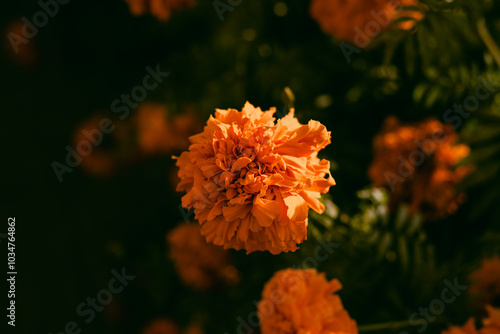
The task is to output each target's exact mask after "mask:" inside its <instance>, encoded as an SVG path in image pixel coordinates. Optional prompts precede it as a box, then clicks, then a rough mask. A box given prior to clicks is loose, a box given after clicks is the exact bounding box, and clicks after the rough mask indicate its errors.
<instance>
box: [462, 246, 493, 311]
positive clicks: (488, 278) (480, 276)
mask: <svg viewBox="0 0 500 334" xmlns="http://www.w3.org/2000/svg"><path fill="white" fill-rule="evenodd" d="M469 280H470V282H471V287H470V289H469V295H470V296H471V297H472V298H473V299H474V301H475V304H476V305H477V306H478V307H481V308H482V307H484V305H485V304H494V305H498V306H500V257H499V256H494V257H491V258H488V259H483V262H482V264H481V267H480V268H478V269H477V270H476V271H474V272H473V273H472V274H471V275H470V276H469Z"/></svg>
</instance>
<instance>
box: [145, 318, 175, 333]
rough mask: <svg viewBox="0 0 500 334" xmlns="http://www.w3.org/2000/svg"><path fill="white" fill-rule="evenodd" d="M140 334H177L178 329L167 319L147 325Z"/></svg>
mask: <svg viewBox="0 0 500 334" xmlns="http://www.w3.org/2000/svg"><path fill="white" fill-rule="evenodd" d="M142 334H179V327H178V326H177V324H176V323H175V322H173V321H172V320H169V319H164V318H160V319H156V320H153V321H152V322H151V323H149V324H148V325H147V326H146V327H145V328H144V329H143V331H142Z"/></svg>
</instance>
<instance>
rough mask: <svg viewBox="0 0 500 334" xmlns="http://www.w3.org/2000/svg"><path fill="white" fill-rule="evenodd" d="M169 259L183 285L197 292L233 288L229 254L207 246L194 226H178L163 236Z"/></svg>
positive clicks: (233, 272)
mask: <svg viewBox="0 0 500 334" xmlns="http://www.w3.org/2000/svg"><path fill="white" fill-rule="evenodd" d="M167 242H168V245H169V248H170V257H171V259H172V260H173V261H174V264H175V267H176V269H177V273H178V274H179V276H180V278H181V279H182V281H184V283H185V284H187V285H189V286H192V287H193V288H196V289H198V290H204V289H207V288H210V287H212V286H213V285H214V284H215V283H217V282H220V281H221V282H225V283H227V284H235V283H237V282H238V281H239V273H238V270H237V269H236V268H235V267H234V266H233V265H231V261H230V258H229V254H228V253H227V251H225V250H224V249H222V248H221V247H218V246H215V245H212V244H208V243H207V242H206V241H205V238H203V236H202V235H201V234H200V226H199V225H197V224H181V225H179V226H177V227H176V228H175V229H173V230H172V231H170V233H168V235H167Z"/></svg>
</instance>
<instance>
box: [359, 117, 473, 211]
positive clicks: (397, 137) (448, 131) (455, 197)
mask: <svg viewBox="0 0 500 334" xmlns="http://www.w3.org/2000/svg"><path fill="white" fill-rule="evenodd" d="M457 142H458V135H457V134H456V133H455V131H454V130H453V128H452V127H451V126H450V125H444V124H442V123H441V122H439V121H438V120H436V119H428V120H426V121H423V122H421V123H418V124H410V125H401V124H400V123H399V121H398V120H397V119H396V118H395V117H388V118H387V119H386V121H385V123H384V126H383V129H382V131H381V132H380V133H379V134H378V135H377V136H376V137H375V139H374V141H373V148H374V160H373V162H372V164H371V166H370V168H369V170H368V174H369V177H370V179H371V180H372V182H373V184H374V186H376V187H386V188H388V189H390V190H391V191H392V194H391V199H390V207H391V209H392V210H394V209H396V208H397V207H398V206H399V204H401V203H409V205H410V211H411V212H416V211H420V212H421V213H423V214H424V217H425V218H426V219H434V218H439V217H444V216H447V215H449V214H451V213H453V212H455V211H456V210H457V209H458V205H459V204H460V203H461V202H462V201H463V198H464V195H463V194H457V192H456V191H455V187H456V185H457V184H458V183H459V182H460V181H461V180H462V179H463V178H464V177H465V176H466V175H467V174H468V173H469V172H470V171H471V167H470V166H457V165H458V164H459V162H460V161H461V160H462V159H463V158H465V157H467V156H468V155H469V152H470V149H469V147H468V146H466V145H463V144H457Z"/></svg>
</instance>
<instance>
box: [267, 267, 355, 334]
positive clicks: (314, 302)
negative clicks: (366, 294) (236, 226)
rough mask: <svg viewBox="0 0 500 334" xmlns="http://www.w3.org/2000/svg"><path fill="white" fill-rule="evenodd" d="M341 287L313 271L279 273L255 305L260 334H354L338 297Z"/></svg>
mask: <svg viewBox="0 0 500 334" xmlns="http://www.w3.org/2000/svg"><path fill="white" fill-rule="evenodd" d="M341 288H342V285H341V284H340V282H339V281H338V280H337V279H333V280H331V281H327V280H326V278H325V274H324V273H318V272H317V271H316V270H315V269H305V270H304V269H285V270H281V271H278V272H276V273H275V274H274V276H273V277H272V278H271V279H270V280H269V281H268V282H267V283H266V285H265V286H264V290H263V291H262V300H261V301H260V302H259V304H258V305H257V307H258V315H259V319H260V324H261V330H262V334H357V333H358V328H357V326H356V322H355V321H354V320H353V319H351V318H350V316H349V314H348V313H347V311H346V310H345V309H344V307H343V305H342V301H341V300H340V297H339V296H338V295H336V294H334V292H337V291H339V290H340V289H341Z"/></svg>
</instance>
